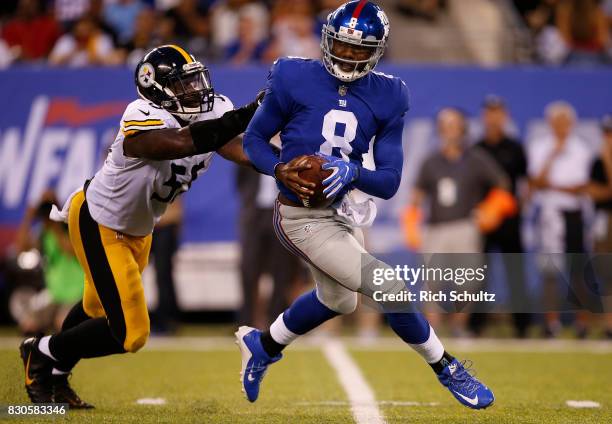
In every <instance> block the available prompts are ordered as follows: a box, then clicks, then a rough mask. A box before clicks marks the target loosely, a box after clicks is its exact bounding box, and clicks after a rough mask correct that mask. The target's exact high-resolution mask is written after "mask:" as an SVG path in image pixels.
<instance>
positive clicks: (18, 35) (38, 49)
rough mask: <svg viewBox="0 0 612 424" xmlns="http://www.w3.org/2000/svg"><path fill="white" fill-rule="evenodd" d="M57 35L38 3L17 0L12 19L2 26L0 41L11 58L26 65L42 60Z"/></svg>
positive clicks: (54, 27) (32, 0)
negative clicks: (1, 39)
mask: <svg viewBox="0 0 612 424" xmlns="http://www.w3.org/2000/svg"><path fill="white" fill-rule="evenodd" d="M60 32H61V30H60V27H59V25H58V24H57V22H55V20H54V19H53V17H52V16H50V15H49V14H48V13H47V12H46V10H44V8H43V5H42V3H41V0H20V1H19V4H18V8H17V12H16V14H15V17H13V18H12V19H10V20H9V21H7V22H6V24H5V25H4V26H3V27H2V38H3V39H4V41H5V42H6V44H7V46H8V47H9V48H10V49H11V56H12V59H14V60H16V61H24V62H29V61H36V60H44V59H46V57H47V55H48V54H49V52H50V51H51V49H52V48H53V45H54V44H55V42H56V40H57V39H58V37H59V36H60Z"/></svg>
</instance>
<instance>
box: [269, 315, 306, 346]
mask: <svg viewBox="0 0 612 424" xmlns="http://www.w3.org/2000/svg"><path fill="white" fill-rule="evenodd" d="M270 335H271V336H272V338H273V339H274V341H275V342H276V343H279V344H282V345H288V344H289V343H291V342H292V341H294V340H295V339H297V338H298V337H299V336H300V335H299V334H295V333H294V332H293V331H291V330H289V329H288V328H287V326H286V325H285V320H283V314H280V315H279V316H278V317H277V318H276V320H275V321H274V322H273V323H272V325H271V326H270Z"/></svg>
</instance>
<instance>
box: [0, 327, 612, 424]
mask: <svg viewBox="0 0 612 424" xmlns="http://www.w3.org/2000/svg"><path fill="white" fill-rule="evenodd" d="M215 343H216V342H213V343H209V344H207V345H206V346H205V348H202V347H201V346H197V345H195V346H194V345H193V344H189V343H186V342H185V348H184V350H182V349H183V348H182V347H181V340H180V339H174V340H172V341H170V342H169V345H168V346H165V347H163V346H162V347H160V346H159V345H158V346H157V347H155V346H154V347H151V348H149V350H146V351H143V352H139V353H137V354H129V355H122V356H115V357H108V358H103V359H96V360H88V361H83V362H82V363H81V364H80V365H79V366H78V368H77V369H76V372H75V374H74V376H73V379H72V382H73V386H74V387H75V388H76V389H77V391H78V392H79V394H80V395H81V396H82V397H83V398H84V399H85V400H87V401H89V402H91V403H94V404H95V405H96V407H97V408H96V409H95V410H90V411H73V412H69V414H68V417H67V418H62V419H50V418H46V419H42V418H25V419H15V418H6V417H4V418H0V421H2V420H3V421H5V422H14V423H17V422H24V423H34V422H73V423H138V424H146V423H183V422H185V423H232V424H234V423H236V424H238V423H266V424H274V423H316V424H324V423H325V424H327V423H352V422H354V419H353V415H352V412H351V407H350V404H349V402H348V400H347V399H348V397H347V394H346V393H345V391H344V389H343V388H342V386H341V385H340V383H339V381H338V379H337V378H336V373H335V371H334V369H332V367H331V365H330V364H329V363H328V361H327V360H326V358H325V356H324V355H323V353H322V351H321V350H320V349H318V348H317V347H316V346H311V345H303V346H297V347H295V348H290V349H289V350H288V352H287V354H286V357H285V359H283V360H282V361H281V362H279V363H278V364H275V365H274V366H273V367H271V369H270V372H269V373H268V375H267V377H266V380H265V382H264V386H263V388H262V395H261V397H260V399H259V401H258V402H257V403H256V404H250V403H248V402H247V401H246V400H245V399H244V398H243V397H242V393H241V392H240V383H239V381H238V379H239V377H238V371H239V368H238V367H239V362H240V359H239V354H238V351H237V349H233V348H232V346H231V345H230V344H229V341H228V340H227V339H225V340H223V341H222V342H221V343H219V347H218V348H216V347H215ZM164 349H167V350H164ZM347 349H348V352H349V353H350V357H351V358H352V359H353V361H354V362H355V363H356V364H357V366H358V367H359V369H360V370H361V372H362V374H363V376H364V377H365V379H366V381H367V382H368V383H369V385H370V386H371V388H372V390H373V392H374V394H375V396H376V399H377V401H379V408H380V411H381V412H382V414H383V416H384V419H385V421H386V422H387V423H434V422H435V423H472V422H474V423H484V422H486V423H514V422H516V423H519V422H520V423H523V422H528V423H540V422H543V423H605V422H612V409H611V406H612V383H611V381H612V371H611V369H612V368H611V365H612V354H611V353H610V351H607V352H605V351H604V352H596V353H595V352H591V353H587V352H577V351H575V349H573V350H571V351H563V350H555V351H553V352H511V351H507V352H505V351H503V350H501V351H495V352H488V353H477V351H476V352H474V349H470V350H471V352H470V353H469V354H468V353H465V354H462V355H461V356H462V357H469V358H471V359H473V360H474V363H475V366H476V368H477V370H478V375H479V376H480V377H482V379H483V380H484V381H485V382H487V383H488V385H489V386H490V387H491V388H492V389H493V390H494V392H495V394H496V402H495V405H494V406H493V407H491V408H490V409H487V410H485V411H472V410H469V409H467V408H465V407H462V406H460V405H459V404H458V403H457V402H456V401H455V400H454V399H453V398H452V397H451V395H450V393H448V392H447V391H446V389H443V388H442V387H441V386H440V385H439V384H438V383H437V380H436V379H435V376H434V375H433V374H432V372H431V371H430V369H429V367H427V366H425V365H424V364H423V363H422V362H421V361H420V359H419V358H418V357H417V355H416V354H413V353H411V352H408V351H406V352H403V351H402V350H401V349H398V348H397V346H393V347H392V348H389V349H388V350H385V348H384V345H382V347H381V346H380V345H378V346H376V349H368V348H364V347H359V346H356V345H352V344H351V343H350V342H348V343H347ZM496 350H499V349H496ZM455 351H457V350H455ZM459 353H460V352H459ZM0 370H1V371H0V381H1V383H0V404H4V405H6V404H25V403H27V397H26V394H25V391H24V390H23V388H22V386H23V369H22V366H21V362H20V359H19V357H18V353H17V350H16V349H15V350H8V346H7V343H4V344H2V347H1V349H0ZM142 398H163V399H165V401H166V404H165V405H139V404H136V401H137V400H138V399H142ZM570 399H572V400H592V401H596V402H599V403H600V404H601V407H600V408H597V409H572V408H569V407H568V406H567V405H566V404H565V402H566V401H567V400H570ZM414 403H418V404H417V405H415V404H414Z"/></svg>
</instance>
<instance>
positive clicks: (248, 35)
mask: <svg viewBox="0 0 612 424" xmlns="http://www.w3.org/2000/svg"><path fill="white" fill-rule="evenodd" d="M256 26H257V21H256V17H255V16H254V15H253V13H249V11H248V9H245V10H243V11H241V13H240V23H239V28H238V38H237V39H236V40H235V41H234V42H233V43H231V44H230V45H229V46H228V47H227V49H226V53H225V60H227V61H229V62H230V63H231V64H233V65H241V64H244V63H248V62H259V61H260V60H261V59H262V56H263V54H264V52H265V50H266V49H267V48H268V41H267V40H265V39H260V38H258V36H257V31H256Z"/></svg>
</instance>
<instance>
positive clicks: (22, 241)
mask: <svg viewBox="0 0 612 424" xmlns="http://www.w3.org/2000/svg"><path fill="white" fill-rule="evenodd" d="M53 204H57V200H56V199H55V195H54V194H53V192H52V191H47V192H45V193H44V194H43V196H42V197H41V200H40V202H39V203H38V204H37V205H36V206H34V207H29V208H28V209H27V210H26V213H25V215H24V218H23V220H22V221H21V224H20V226H19V230H18V232H17V238H16V241H15V245H16V246H15V247H16V251H17V253H22V252H26V251H28V250H31V249H37V250H38V251H39V252H40V254H41V256H42V258H43V259H44V260H43V269H44V279H45V289H44V290H43V291H41V292H39V293H37V294H36V295H35V296H34V297H31V298H30V299H29V302H24V304H25V305H26V306H25V308H24V309H23V310H22V313H21V314H20V316H18V317H16V318H17V320H18V323H19V325H20V329H21V330H22V331H23V332H24V333H30V334H34V333H36V332H40V331H49V330H58V329H60V328H61V325H62V322H63V321H64V318H65V317H66V315H67V314H68V311H69V310H70V309H71V308H72V306H73V305H74V304H75V303H76V302H78V301H79V300H80V299H81V298H82V296H83V279H84V274H83V270H82V269H81V267H80V265H79V263H78V261H77V259H76V257H75V255H74V251H73V249H72V245H71V244H70V239H69V237H68V227H67V226H66V225H65V224H62V223H59V222H55V221H51V220H50V219H49V212H51V206H52V205H53ZM36 222H40V227H39V228H38V229H37V228H36V225H35V224H36Z"/></svg>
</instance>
